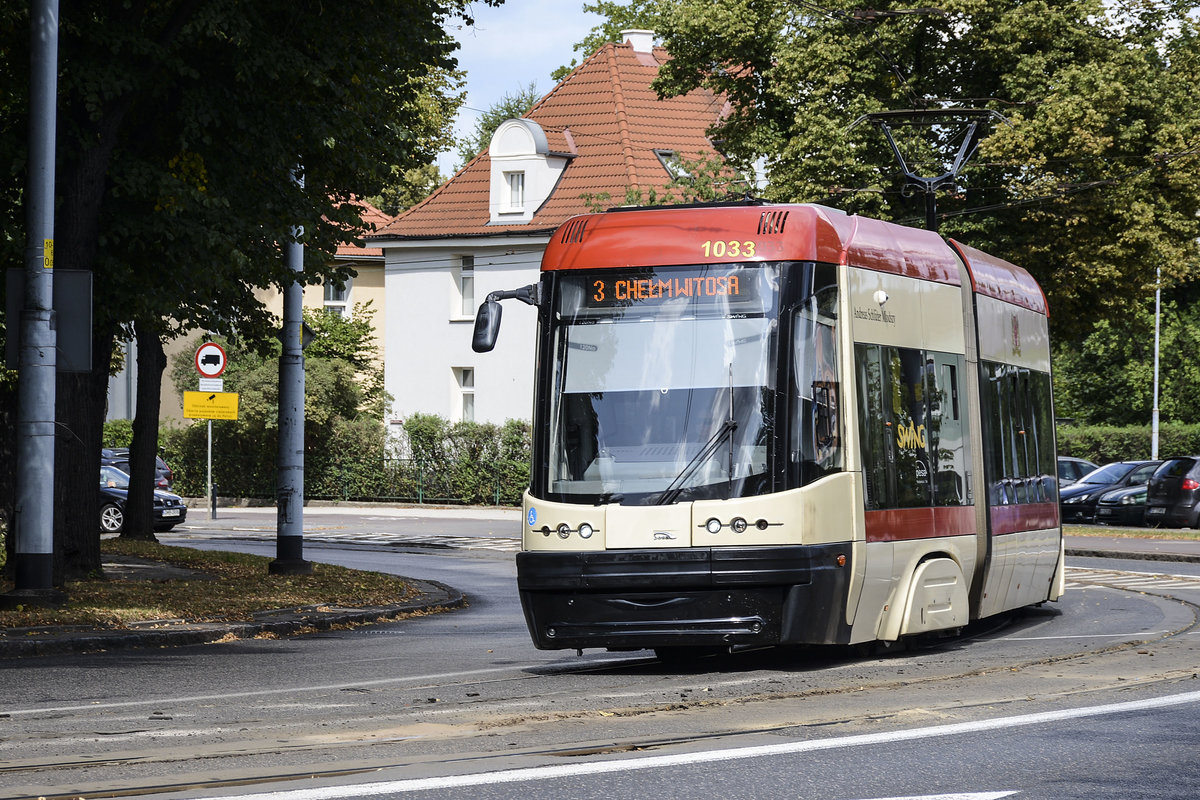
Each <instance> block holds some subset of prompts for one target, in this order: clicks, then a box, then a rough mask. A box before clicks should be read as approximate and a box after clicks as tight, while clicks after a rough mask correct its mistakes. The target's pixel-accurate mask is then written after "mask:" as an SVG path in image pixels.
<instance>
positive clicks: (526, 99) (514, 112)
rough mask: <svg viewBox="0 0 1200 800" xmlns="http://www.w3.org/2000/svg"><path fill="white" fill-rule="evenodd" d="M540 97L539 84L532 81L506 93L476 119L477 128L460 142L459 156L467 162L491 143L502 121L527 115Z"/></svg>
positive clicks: (464, 162) (463, 161)
mask: <svg viewBox="0 0 1200 800" xmlns="http://www.w3.org/2000/svg"><path fill="white" fill-rule="evenodd" d="M540 97H541V95H539V94H538V91H537V84H536V83H534V82H532V81H531V82H530V83H529V85H528V86H526V87H525V88H524V89H518V90H517V91H515V92H513V93H512V94H506V95H504V97H502V98H501V99H500V100H499V101H498V102H496V103H494V104H493V105H492V106H491V107H490V108H488V110H487V111H484V112H482V113H481V114H480V115H479V119H478V120H476V121H475V129H474V130H473V131H471V133H470V134H468V135H467V136H465V137H463V138H462V140H460V141H459V143H458V157H459V158H460V159H462V163H463V164H466V163H467V162H468V161H470V160H471V159H472V158H474V157H475V156H477V155H479V154H480V153H482V152H483V151H484V149H485V148H486V147H487V146H488V145H489V144H491V141H492V134H493V133H495V132H496V128H499V127H500V123H502V122H504V121H505V120H509V119H518V118H520V117H523V116H525V113H526V112H527V111H529V109H531V108H533V104H534V103H536V102H537V101H538V98H540Z"/></svg>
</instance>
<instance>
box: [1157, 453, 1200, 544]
mask: <svg viewBox="0 0 1200 800" xmlns="http://www.w3.org/2000/svg"><path fill="white" fill-rule="evenodd" d="M1146 524H1147V525H1155V526H1158V525H1163V526H1166V527H1169V528H1178V527H1188V528H1200V456H1188V457H1186V458H1169V459H1167V460H1166V461H1164V462H1163V463H1162V466H1161V467H1159V468H1158V470H1157V471H1155V473H1154V475H1153V477H1151V478H1150V486H1149V490H1148V492H1147V494H1146Z"/></svg>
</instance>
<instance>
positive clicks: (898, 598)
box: [475, 204, 1064, 653]
mask: <svg viewBox="0 0 1200 800" xmlns="http://www.w3.org/2000/svg"><path fill="white" fill-rule="evenodd" d="M509 297H519V298H520V299H522V300H525V301H526V302H528V303H531V304H533V305H536V306H537V309H538V314H539V319H540V324H539V328H538V330H539V333H538V336H539V341H538V358H537V375H536V391H535V395H536V400H535V409H534V425H533V430H534V442H533V471H532V475H531V481H530V487H529V490H528V492H527V493H526V495H525V500H524V524H523V547H522V552H520V553H519V554H518V556H517V568H518V581H519V588H520V594H521V601H522V605H523V607H524V611H525V617H526V621H527V623H528V626H529V631H530V634H531V635H532V637H533V641H534V643H535V644H536V645H537V647H539V648H543V649H558V648H588V647H604V648H610V649H636V648H654V649H655V650H657V651H659V652H660V653H677V652H682V651H683V650H682V649H683V648H687V649H689V650H690V649H691V648H726V647H736V646H742V645H749V646H757V645H769V644H785V643H830V644H853V643H860V642H869V641H876V640H878V641H885V642H888V641H895V640H897V639H900V638H902V637H905V636H909V635H914V634H921V633H928V632H932V631H939V630H953V629H956V628H960V627H962V626H964V625H966V624H967V623H969V622H971V621H972V620H975V619H978V618H981V617H986V616H989V615H992V614H996V613H999V612H1002V611H1006V610H1009V609H1015V608H1019V607H1022V606H1026V605H1030V604H1036V603H1040V602H1043V601H1046V600H1054V599H1056V598H1058V597H1059V596H1060V595H1062V593H1063V588H1064V578H1063V540H1062V531H1061V527H1060V524H1059V519H1058V505H1057V502H1056V501H1057V487H1056V483H1055V481H1056V479H1055V474H1056V470H1055V445H1054V425H1053V412H1052V408H1051V390H1050V343H1049V337H1048V334H1047V307H1046V299H1045V296H1044V294H1043V293H1042V291H1041V289H1040V288H1039V287H1038V285H1037V284H1036V283H1035V282H1034V280H1033V279H1032V278H1031V277H1030V275H1029V274H1028V273H1027V272H1025V271H1024V270H1022V269H1021V268H1020V267H1017V266H1014V265H1012V264H1009V263H1007V262H1005V261H1002V260H1000V259H998V258H995V257H992V256H989V255H987V254H985V253H983V252H980V251H978V250H974V249H972V248H970V247H967V246H965V245H963V244H960V243H958V242H956V241H953V240H947V239H943V238H942V237H941V236H939V235H938V234H936V233H933V232H929V231H925V230H917V229H912V228H907V227H903V226H900V225H895V224H892V223H888V222H881V221H878V220H872V219H867V218H864V217H859V216H849V215H846V214H844V213H842V212H840V211H836V210H833V209H829V208H824V207H821V206H816V205H762V204H738V205H721V206H704V207H677V208H672V207H662V208H653V209H631V210H620V211H610V212H607V213H602V214H593V215H586V216H580V217H575V218H573V219H571V220H569V221H567V222H566V223H565V224H563V225H562V226H561V227H560V228H559V229H558V231H556V232H555V234H554V235H553V237H552V239H551V241H550V244H549V246H548V247H547V249H546V252H545V255H544V257H543V260H542V273H541V280H540V282H539V283H538V284H535V285H533V286H529V287H525V288H524V289H519V290H515V291H511V292H498V293H494V294H493V295H492V296H490V297H489V298H488V300H487V301H486V302H485V303H484V305H483V306H482V307H481V309H480V314H479V318H478V320H477V325H476V341H475V346H476V349H477V350H481V351H483V350H487V349H490V346H491V344H492V343H494V340H495V334H496V330H497V327H498V324H499V313H498V312H499V309H498V306H497V301H498V300H500V299H505V298H509Z"/></svg>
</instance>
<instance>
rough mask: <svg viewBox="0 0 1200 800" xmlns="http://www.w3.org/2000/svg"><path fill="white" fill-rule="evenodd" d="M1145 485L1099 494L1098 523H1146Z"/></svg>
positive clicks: (1124, 525)
mask: <svg viewBox="0 0 1200 800" xmlns="http://www.w3.org/2000/svg"><path fill="white" fill-rule="evenodd" d="M1146 489H1147V487H1145V486H1127V487H1125V488H1124V489H1115V490H1113V491H1111V492H1105V493H1104V494H1102V495H1100V502H1098V503H1097V504H1096V522H1097V523H1098V524H1100V525H1120V526H1122V527H1126V528H1129V527H1141V526H1142V525H1145V524H1146Z"/></svg>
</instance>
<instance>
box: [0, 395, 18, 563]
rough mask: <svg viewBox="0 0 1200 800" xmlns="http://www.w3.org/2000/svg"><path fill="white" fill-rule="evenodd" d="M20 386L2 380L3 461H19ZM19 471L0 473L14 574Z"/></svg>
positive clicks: (1, 525)
mask: <svg viewBox="0 0 1200 800" xmlns="http://www.w3.org/2000/svg"><path fill="white" fill-rule="evenodd" d="M16 389H17V386H16V381H11V382H7V383H6V382H0V464H16V463H17V391H16ZM16 492H17V471H16V470H15V469H7V470H4V473H3V474H0V530H3V531H4V550H5V559H4V574H5V575H6V576H11V575H12V571H13V555H14V551H15V550H16V542H15V541H14V540H13V536H12V534H11V533H10V532H9V530H8V523H9V521H10V520H11V519H12V518H13V506H14V504H15V503H16Z"/></svg>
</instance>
